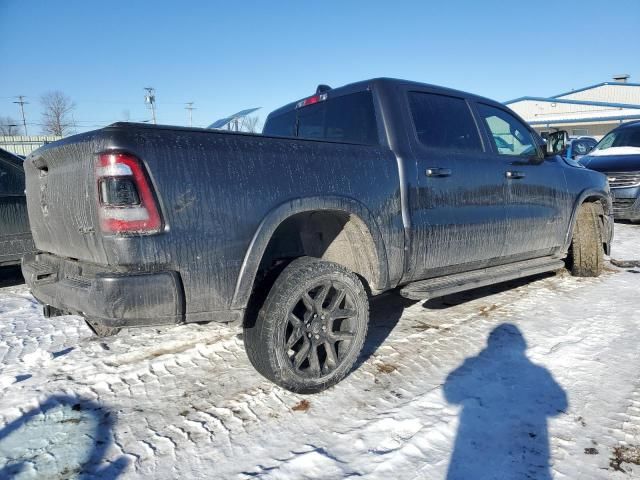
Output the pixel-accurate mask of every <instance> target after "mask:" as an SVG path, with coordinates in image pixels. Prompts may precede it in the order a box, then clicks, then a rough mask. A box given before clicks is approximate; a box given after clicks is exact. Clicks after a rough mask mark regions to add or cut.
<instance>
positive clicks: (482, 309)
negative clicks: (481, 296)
mask: <svg viewBox="0 0 640 480" xmlns="http://www.w3.org/2000/svg"><path fill="white" fill-rule="evenodd" d="M497 309H498V306H497V305H496V304H495V303H494V304H493V305H489V306H486V305H485V306H484V307H480V316H481V317H488V316H489V314H490V313H491V312H493V311H494V310H497Z"/></svg>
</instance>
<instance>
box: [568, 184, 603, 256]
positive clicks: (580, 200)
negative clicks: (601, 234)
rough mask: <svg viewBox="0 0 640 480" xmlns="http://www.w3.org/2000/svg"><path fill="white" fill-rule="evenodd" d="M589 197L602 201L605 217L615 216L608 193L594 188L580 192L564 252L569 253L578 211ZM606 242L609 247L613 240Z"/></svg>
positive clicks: (570, 222) (572, 213)
mask: <svg viewBox="0 0 640 480" xmlns="http://www.w3.org/2000/svg"><path fill="white" fill-rule="evenodd" d="M589 197H597V198H599V199H600V200H602V203H603V207H604V214H605V217H608V216H611V215H613V206H612V204H611V196H610V195H609V193H608V192H606V191H604V190H599V189H594V188H587V189H585V190H583V191H582V192H580V195H578V198H577V199H576V201H575V203H574V204H573V210H572V212H571V220H570V221H569V228H568V229H567V236H566V237H565V241H564V249H563V251H564V252H565V253H566V252H568V251H569V246H570V245H571V238H572V236H573V228H574V226H575V224H576V217H577V215H578V209H579V208H580V206H581V205H582V204H583V203H584V201H585V200H586V199H587V198H589ZM605 221H606V219H605ZM605 240H606V243H607V245H609V244H610V242H611V239H610V238H605Z"/></svg>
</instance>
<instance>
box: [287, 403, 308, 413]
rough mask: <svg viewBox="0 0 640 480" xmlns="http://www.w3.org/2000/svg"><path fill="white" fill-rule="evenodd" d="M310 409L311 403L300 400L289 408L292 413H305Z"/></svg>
mask: <svg viewBox="0 0 640 480" xmlns="http://www.w3.org/2000/svg"><path fill="white" fill-rule="evenodd" d="M310 407H311V402H309V400H300V401H299V402H298V403H296V404H295V405H294V406H293V407H291V410H293V411H294V412H306V411H307V410H309V408H310Z"/></svg>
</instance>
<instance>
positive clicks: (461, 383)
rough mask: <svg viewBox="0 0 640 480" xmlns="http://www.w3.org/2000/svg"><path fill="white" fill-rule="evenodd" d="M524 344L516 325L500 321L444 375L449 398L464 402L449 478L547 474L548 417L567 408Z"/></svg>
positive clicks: (560, 392) (560, 391) (557, 387)
mask: <svg viewBox="0 0 640 480" xmlns="http://www.w3.org/2000/svg"><path fill="white" fill-rule="evenodd" d="M526 349H527V344H526V341H525V339H524V337H523V336H522V333H521V332H520V330H519V329H518V327H516V326H515V325H512V324H508V323H505V324H502V325H499V326H498V327H496V328H495V329H494V330H493V331H492V332H491V333H490V334H489V338H488V341H487V346H486V348H485V349H484V350H482V351H481V352H480V353H479V354H478V355H477V356H476V357H473V358H468V359H466V360H465V361H464V363H463V364H462V365H461V366H460V367H458V368H457V369H456V370H454V371H453V372H451V373H450V374H449V376H448V377H447V380H446V382H445V385H444V393H445V397H446V399H447V401H448V402H449V403H454V404H460V405H461V406H462V412H461V414H460V424H459V427H458V433H457V436H456V440H455V446H454V449H453V454H452V456H451V461H450V462H449V470H448V474H447V479H448V480H458V479H465V480H468V479H474V480H483V479H509V480H516V479H534V478H535V479H536V480H544V479H550V478H551V473H550V465H549V460H550V458H549V438H548V432H547V417H552V416H555V415H558V414H559V413H561V412H563V411H564V410H565V409H566V408H567V396H566V394H565V392H564V390H563V389H562V388H561V387H560V385H558V383H556V381H555V380H554V379H553V376H552V375H551V373H550V372H549V371H548V370H546V369H545V368H544V367H541V366H539V365H536V364H534V363H532V362H531V361H530V360H529V359H528V358H527V357H526V355H525V351H526Z"/></svg>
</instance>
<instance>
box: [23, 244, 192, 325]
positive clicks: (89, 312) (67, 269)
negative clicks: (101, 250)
mask: <svg viewBox="0 0 640 480" xmlns="http://www.w3.org/2000/svg"><path fill="white" fill-rule="evenodd" d="M22 274H23V276H24V279H25V281H26V283H27V284H28V285H29V288H30V289H31V292H32V294H33V296H34V297H35V298H36V299H37V300H38V301H39V302H40V303H42V304H44V305H45V314H47V313H48V314H49V315H56V314H58V315H59V314H77V315H82V316H84V317H88V318H92V319H95V320H97V321H99V322H100V323H102V324H104V325H107V326H111V327H124V326H142V325H159V324H171V323H179V322H182V321H183V320H184V294H183V289H182V284H181V281H180V276H179V275H178V273H177V272H171V271H165V272H145V273H137V272H136V273H131V272H113V271H107V270H104V269H101V268H100V267H96V266H93V265H88V264H83V263H81V262H78V261H74V260H69V259H63V258H60V257H56V256H54V255H49V254H35V255H33V254H32V255H27V256H25V257H24V258H23V260H22ZM51 307H53V308H51Z"/></svg>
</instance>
